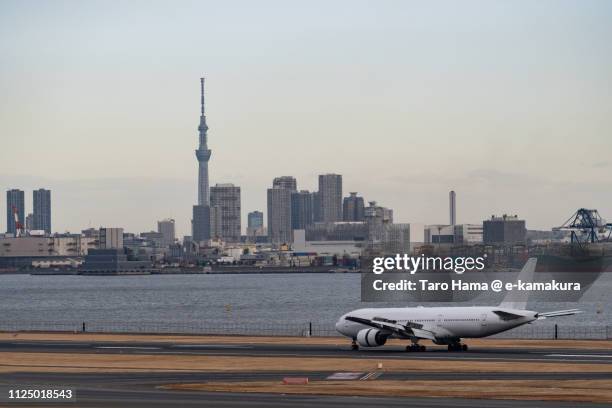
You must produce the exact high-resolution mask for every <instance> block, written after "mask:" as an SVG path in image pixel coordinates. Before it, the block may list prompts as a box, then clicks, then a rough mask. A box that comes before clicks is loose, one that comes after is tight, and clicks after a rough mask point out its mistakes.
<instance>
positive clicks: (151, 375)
mask: <svg viewBox="0 0 612 408" xmlns="http://www.w3.org/2000/svg"><path fill="white" fill-rule="evenodd" d="M234 340H235V339H234ZM299 340H300V339H296V341H295V342H294V343H293V344H266V343H253V342H247V341H245V342H244V343H240V342H233V343H231V344H230V343H224V342H223V338H219V339H214V341H210V340H207V341H205V342H204V341H201V342H193V343H191V342H184V341H183V342H171V341H167V342H164V341H121V340H118V341H80V340H79V339H78V338H77V339H76V340H75V341H57V340H55V341H51V340H36V341H33V340H1V341H0V369H4V370H8V371H5V372H2V373H0V387H5V388H6V386H14V387H24V386H26V385H45V386H49V385H57V386H70V387H72V388H73V389H74V390H75V392H76V398H77V406H79V407H81V406H82V407H93V406H96V407H119V406H121V407H124V406H134V407H161V406H176V405H180V406H214V407H217V406H220V407H249V408H250V407H285V406H291V407H311V406H320V407H325V408H327V407H339V406H346V405H349V404H350V405H351V406H355V407H372V406H386V407H399V406H402V407H451V406H452V407H500V408H506V407H517V406H520V407H545V408H546V407H551V408H552V407H573V406H576V404H577V403H576V402H567V403H566V402H560V401H548V402H547V401H528V400H521V401H516V400H492V399H471V398H437V397H435V398H422V397H367V396H333V395H295V394H293V395H292V394H278V393H276V394H273V393H233V392H204V391H175V390H166V389H161V388H159V387H160V386H163V385H168V384H190V383H207V382H236V383H241V382H253V381H271V382H275V383H280V382H281V380H282V378H283V377H287V376H291V377H308V378H309V379H310V381H325V380H326V379H328V378H331V377H330V376H332V375H334V374H335V372H334V371H332V370H321V371H317V370H309V371H296V370H290V369H289V370H286V371H279V370H275V371H265V370H246V369H245V370H243V371H228V372H218V371H217V372H215V371H204V370H193V369H180V368H179V369H173V370H172V371H159V370H151V371H145V372H114V373H105V372H75V373H71V372H60V371H61V369H60V367H59V366H58V369H57V371H55V369H54V368H53V366H49V365H46V366H45V368H46V369H47V370H51V371H49V372H35V371H36V370H34V369H33V370H32V372H23V371H21V372H11V371H10V369H11V366H10V364H7V363H6V362H5V361H4V360H3V359H2V358H1V356H2V353H7V354H10V353H40V355H41V361H42V360H44V359H45V358H48V357H47V356H50V355H58V354H70V355H77V356H78V355H83V356H87V355H99V356H108V357H110V356H113V355H121V356H122V357H124V358H125V357H126V356H131V355H133V356H135V357H136V356H138V357H139V358H143V357H145V356H151V359H153V360H154V359H155V357H156V356H159V357H160V358H161V356H179V357H181V358H182V357H184V356H211V357H215V356H219V357H222V356H230V357H243V358H244V359H245V361H247V360H249V359H251V360H252V357H281V358H287V359H288V360H290V361H293V360H292V358H296V359H304V358H332V357H333V358H340V359H346V360H351V359H357V360H361V359H370V360H372V361H373V362H374V361H382V362H383V364H384V361H385V360H389V361H391V360H394V361H396V360H413V361H416V362H419V361H422V360H426V361H423V364H425V365H426V364H427V361H446V362H449V363H450V364H452V362H453V361H457V362H464V363H465V362H470V361H473V362H475V363H484V362H492V363H493V362H541V363H542V364H546V363H564V364H570V365H574V364H589V365H592V364H612V350H609V349H605V348H604V349H601V348H598V349H595V348H579V349H578V348H567V349H566V348H555V349H543V348H536V347H534V348H528V347H519V348H490V347H473V348H472V349H470V350H469V351H467V352H448V351H446V349H444V348H441V347H435V348H431V350H428V351H426V352H406V351H405V350H404V348H403V347H401V346H398V345H391V346H388V347H382V348H376V349H367V350H365V349H363V350H359V351H352V350H350V348H349V344H348V343H346V344H345V343H343V342H342V341H339V342H338V344H300V341H299ZM342 361H344V360H342ZM43 362H44V361H43ZM338 371H341V370H338ZM574 371H578V372H563V371H551V372H546V371H542V372H519V371H512V372H479V371H477V370H474V371H466V372H459V373H458V372H435V371H427V370H423V371H386V372H380V373H378V374H377V376H376V380H375V381H380V380H390V381H393V380H401V381H408V382H407V384H408V386H409V384H410V383H409V381H437V382H444V381H454V380H457V379H460V380H473V381H481V380H501V381H507V380H534V381H539V380H549V381H550V380H559V381H562V380H610V379H612V369H611V370H603V371H601V372H597V371H591V372H580V370H574ZM357 374H359V375H358V377H357V378H356V381H359V379H365V378H366V377H367V374H368V373H367V372H364V373H357ZM370 381H371V380H370ZM2 401H3V400H2V399H0V404H1V403H2ZM579 404H580V406H582V407H603V406H606V405H605V404H594V403H585V402H580V403H579ZM27 405H29V406H32V405H36V404H33V403H32V401H29V402H27ZM44 405H53V404H52V403H50V402H43V403H40V406H44Z"/></svg>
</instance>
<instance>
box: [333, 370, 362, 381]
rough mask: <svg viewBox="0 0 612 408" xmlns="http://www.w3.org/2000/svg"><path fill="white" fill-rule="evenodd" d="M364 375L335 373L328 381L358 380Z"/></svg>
mask: <svg viewBox="0 0 612 408" xmlns="http://www.w3.org/2000/svg"><path fill="white" fill-rule="evenodd" d="M362 375H363V373H353V372H349V373H333V374H332V375H330V376H329V377H327V380H356V379H358V378H359V377H361V376H362Z"/></svg>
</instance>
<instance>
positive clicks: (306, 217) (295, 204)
mask: <svg viewBox="0 0 612 408" xmlns="http://www.w3.org/2000/svg"><path fill="white" fill-rule="evenodd" d="M309 225H312V194H310V192H309V191H307V190H302V191H299V192H298V191H293V192H292V193H291V228H293V229H294V230H295V229H306V227H307V226H309Z"/></svg>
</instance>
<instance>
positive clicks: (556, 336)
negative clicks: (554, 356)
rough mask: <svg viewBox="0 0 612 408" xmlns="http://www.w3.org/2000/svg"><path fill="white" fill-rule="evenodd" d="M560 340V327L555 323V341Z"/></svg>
mask: <svg viewBox="0 0 612 408" xmlns="http://www.w3.org/2000/svg"><path fill="white" fill-rule="evenodd" d="M558 338H559V326H557V323H555V340H557V339H558Z"/></svg>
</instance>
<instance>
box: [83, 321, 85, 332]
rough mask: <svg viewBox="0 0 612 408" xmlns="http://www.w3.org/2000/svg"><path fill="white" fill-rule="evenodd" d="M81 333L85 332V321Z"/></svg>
mask: <svg viewBox="0 0 612 408" xmlns="http://www.w3.org/2000/svg"><path fill="white" fill-rule="evenodd" d="M83 333H85V322H83Z"/></svg>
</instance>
